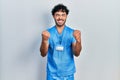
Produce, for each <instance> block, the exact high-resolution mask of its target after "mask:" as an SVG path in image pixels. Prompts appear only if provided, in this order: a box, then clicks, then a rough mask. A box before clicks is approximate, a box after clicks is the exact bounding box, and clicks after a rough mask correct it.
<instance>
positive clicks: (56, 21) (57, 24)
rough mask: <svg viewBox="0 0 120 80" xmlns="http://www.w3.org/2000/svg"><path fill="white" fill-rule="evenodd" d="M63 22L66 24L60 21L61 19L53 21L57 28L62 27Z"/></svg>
mask: <svg viewBox="0 0 120 80" xmlns="http://www.w3.org/2000/svg"><path fill="white" fill-rule="evenodd" d="M65 22H66V20H62V19H59V20H55V23H56V26H58V27H62V26H64V25H65Z"/></svg>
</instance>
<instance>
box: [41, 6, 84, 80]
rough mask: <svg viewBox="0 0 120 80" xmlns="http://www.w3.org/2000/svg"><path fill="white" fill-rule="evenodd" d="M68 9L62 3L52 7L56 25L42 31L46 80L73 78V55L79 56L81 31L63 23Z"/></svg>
mask: <svg viewBox="0 0 120 80" xmlns="http://www.w3.org/2000/svg"><path fill="white" fill-rule="evenodd" d="M68 13H69V10H68V9H67V7H66V6H64V5H63V4H58V5H56V6H55V7H54V8H53V9H52V15H53V18H54V20H55V23H56V25H55V26H53V27H51V28H49V29H48V30H46V31H43V32H42V42H41V47H40V52H41V56H43V57H45V56H46V55H47V80H74V73H75V72H76V69H75V63H74V56H79V55H80V52H81V49H82V46H81V33H80V31H79V30H73V29H71V28H70V27H68V26H66V25H65V22H66V19H67V15H68Z"/></svg>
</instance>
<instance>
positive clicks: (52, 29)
mask: <svg viewBox="0 0 120 80" xmlns="http://www.w3.org/2000/svg"><path fill="white" fill-rule="evenodd" d="M47 31H48V32H50V33H51V32H54V31H55V26H52V27H50V28H48V29H47Z"/></svg>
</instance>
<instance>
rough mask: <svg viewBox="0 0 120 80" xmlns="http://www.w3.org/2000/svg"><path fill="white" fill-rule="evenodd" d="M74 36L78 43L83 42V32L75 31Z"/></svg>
mask: <svg viewBox="0 0 120 80" xmlns="http://www.w3.org/2000/svg"><path fill="white" fill-rule="evenodd" d="M73 36H74V37H75V39H76V41H78V42H80V40H81V32H80V31H79V30H75V31H74V32H73Z"/></svg>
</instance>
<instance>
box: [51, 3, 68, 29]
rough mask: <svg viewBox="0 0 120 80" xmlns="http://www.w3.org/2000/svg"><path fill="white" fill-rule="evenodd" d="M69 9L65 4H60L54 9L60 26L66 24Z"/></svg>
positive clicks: (53, 12) (56, 21) (55, 18)
mask: <svg viewBox="0 0 120 80" xmlns="http://www.w3.org/2000/svg"><path fill="white" fill-rule="evenodd" d="M68 13H69V10H68V9H67V7H66V6H64V5H63V4H58V5H56V6H55V7H54V8H53V9H52V15H53V17H54V20H55V23H56V25H57V26H58V27H62V26H64V25H65V22H66V19H67V15H68Z"/></svg>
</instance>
